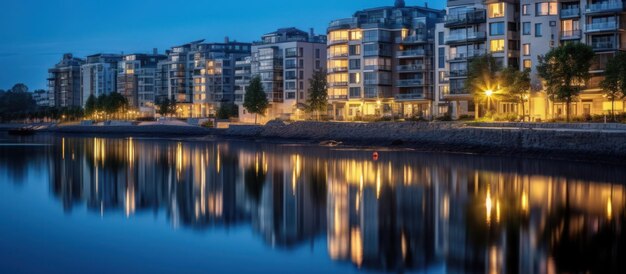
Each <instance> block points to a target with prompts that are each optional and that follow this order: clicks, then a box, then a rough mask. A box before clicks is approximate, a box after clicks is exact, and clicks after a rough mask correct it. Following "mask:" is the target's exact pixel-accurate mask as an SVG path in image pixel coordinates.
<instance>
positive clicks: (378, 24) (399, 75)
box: [328, 1, 444, 120]
mask: <svg viewBox="0 0 626 274" xmlns="http://www.w3.org/2000/svg"><path fill="white" fill-rule="evenodd" d="M443 17H444V11H443V10H435V9H431V8H428V7H408V6H406V5H405V3H404V1H395V5H394V6H389V7H380V8H373V9H367V10H362V11H357V12H356V13H355V14H354V15H353V16H352V17H351V18H347V19H340V20H335V21H332V22H331V23H330V25H329V27H328V94H329V100H330V103H331V104H332V109H333V110H332V116H333V117H334V118H335V119H337V120H354V119H360V118H364V117H382V116H398V115H399V116H403V117H424V118H426V117H431V116H432V114H433V111H432V108H433V105H436V103H435V102H434V101H435V97H434V87H435V81H434V79H435V76H434V60H433V56H434V54H433V50H434V38H435V33H434V29H435V24H436V23H437V22H440V21H441V20H443Z"/></svg>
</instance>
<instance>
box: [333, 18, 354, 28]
mask: <svg viewBox="0 0 626 274" xmlns="http://www.w3.org/2000/svg"><path fill="white" fill-rule="evenodd" d="M352 24H356V18H346V19H339V20H334V21H332V22H330V24H329V25H328V28H329V29H330V30H334V29H349V28H351V25H352Z"/></svg>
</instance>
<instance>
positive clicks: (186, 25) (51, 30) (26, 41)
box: [0, 0, 445, 90]
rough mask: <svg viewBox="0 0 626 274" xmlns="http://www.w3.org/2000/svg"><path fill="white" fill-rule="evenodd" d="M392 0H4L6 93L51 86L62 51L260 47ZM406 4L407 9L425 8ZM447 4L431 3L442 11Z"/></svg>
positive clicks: (0, 44)
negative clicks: (272, 37) (281, 34)
mask: <svg viewBox="0 0 626 274" xmlns="http://www.w3.org/2000/svg"><path fill="white" fill-rule="evenodd" d="M393 2H394V1H393V0H315V1H295V0H265V1H254V0H242V1H233V0H226V1H221V0H181V1H171V0H170V1H165V0H150V1H138V0H4V1H3V11H4V12H3V13H2V16H0V25H2V28H0V37H1V39H0V89H8V88H10V87H11V86H13V84H15V83H18V82H23V83H25V84H26V85H28V86H29V87H30V89H31V90H34V89H40V88H46V77H47V69H48V68H49V67H51V66H53V65H54V64H55V63H56V62H58V61H59V60H60V58H61V55H62V54H63V53H66V52H67V53H73V54H74V55H75V56H79V57H84V56H86V55H89V54H94V53H99V52H106V53H121V52H124V53H133V52H150V51H152V49H153V48H158V49H159V52H163V51H164V50H165V49H167V48H169V47H171V46H174V45H178V44H184V43H186V42H190V41H194V40H199V39H206V40H207V41H208V42H213V41H215V42H221V41H223V40H224V37H225V36H229V37H230V39H231V40H237V41H244V42H249V41H254V40H258V39H259V37H260V35H262V34H264V33H268V32H271V31H273V30H275V29H277V28H281V27H289V26H294V27H298V28H301V29H303V30H307V31H308V29H309V28H311V27H312V28H315V31H316V33H324V32H326V27H327V25H328V22H329V21H331V20H333V19H339V18H346V17H350V16H351V15H352V14H353V13H354V12H355V11H356V10H359V9H365V8H372V7H377V6H388V5H393ZM424 2H425V1H424V0H407V1H406V3H407V5H419V6H423V5H424ZM444 3H445V1H433V0H431V1H429V6H430V7H435V8H443V6H444Z"/></svg>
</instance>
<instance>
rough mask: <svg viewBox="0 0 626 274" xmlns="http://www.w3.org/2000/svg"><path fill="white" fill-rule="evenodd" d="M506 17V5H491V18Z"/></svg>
mask: <svg viewBox="0 0 626 274" xmlns="http://www.w3.org/2000/svg"><path fill="white" fill-rule="evenodd" d="M498 17H504V3H493V4H489V18H498Z"/></svg>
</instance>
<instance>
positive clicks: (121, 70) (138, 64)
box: [117, 50, 166, 116]
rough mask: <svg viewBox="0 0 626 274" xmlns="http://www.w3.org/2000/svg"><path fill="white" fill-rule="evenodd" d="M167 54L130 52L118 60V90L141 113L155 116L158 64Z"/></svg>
mask: <svg viewBox="0 0 626 274" xmlns="http://www.w3.org/2000/svg"><path fill="white" fill-rule="evenodd" d="M165 58H166V56H165V55H162V54H158V53H157V51H156V50H154V53H152V54H128V55H124V56H123V58H122V60H121V61H120V62H118V74H117V92H118V93H120V94H122V95H123V96H124V97H126V99H127V100H128V103H129V105H130V106H131V107H132V108H135V109H137V110H138V111H139V112H140V113H141V115H144V116H154V114H155V110H156V105H155V103H156V90H157V87H156V85H157V83H158V81H156V76H157V64H158V63H159V61H161V60H164V59H165Z"/></svg>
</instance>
